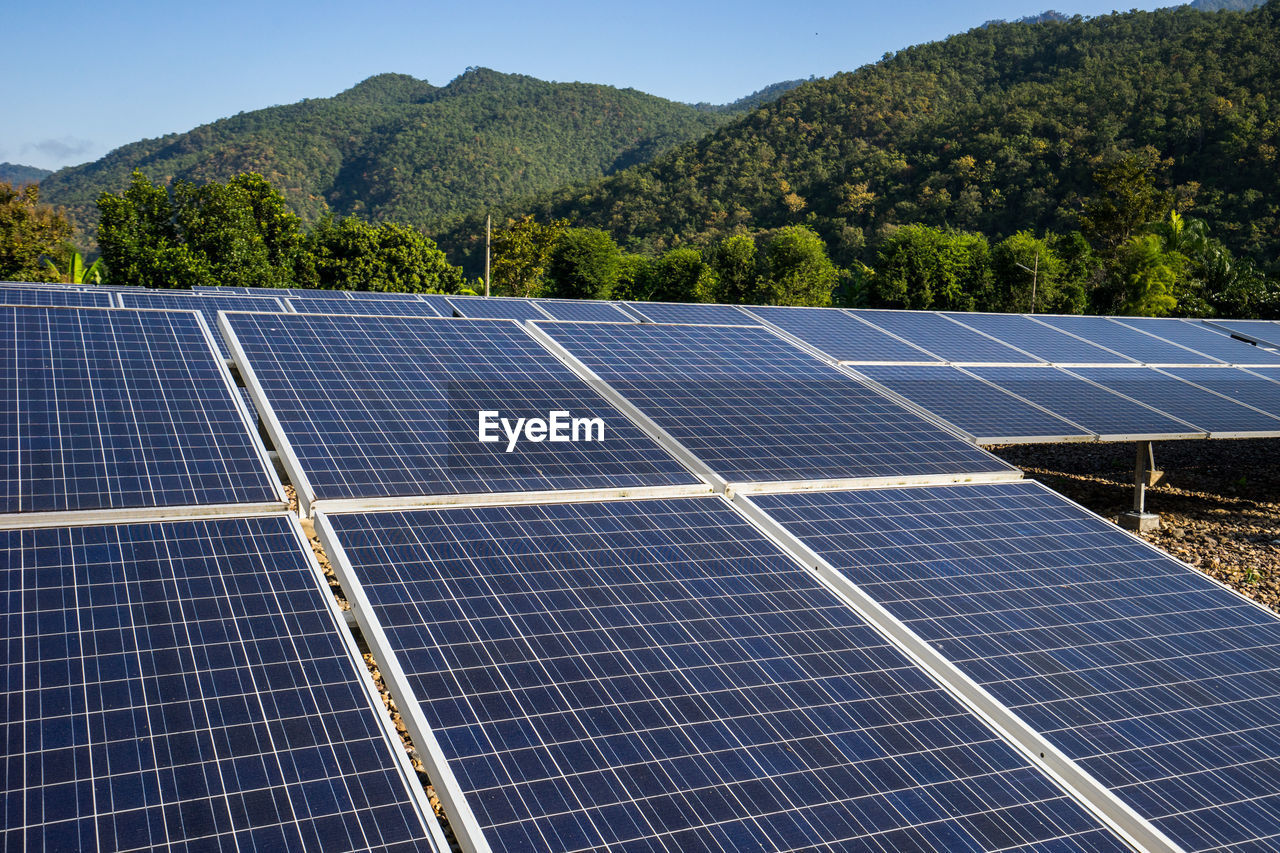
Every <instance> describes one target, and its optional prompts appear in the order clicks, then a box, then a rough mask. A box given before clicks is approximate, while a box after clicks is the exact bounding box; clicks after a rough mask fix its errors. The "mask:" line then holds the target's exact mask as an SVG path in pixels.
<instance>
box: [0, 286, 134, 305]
mask: <svg viewBox="0 0 1280 853" xmlns="http://www.w3.org/2000/svg"><path fill="white" fill-rule="evenodd" d="M115 304H116V303H115V298H114V296H113V295H112V294H111V293H109V292H107V291H103V290H76V289H74V288H71V287H0V305H61V306H71V307H77V308H110V307H112V306H113V305H115Z"/></svg>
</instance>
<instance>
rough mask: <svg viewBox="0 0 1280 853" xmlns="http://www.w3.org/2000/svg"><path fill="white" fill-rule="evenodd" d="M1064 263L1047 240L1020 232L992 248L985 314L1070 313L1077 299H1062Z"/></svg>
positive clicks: (984, 306)
mask: <svg viewBox="0 0 1280 853" xmlns="http://www.w3.org/2000/svg"><path fill="white" fill-rule="evenodd" d="M1062 272H1063V264H1062V260H1061V258H1059V257H1058V253H1057V252H1055V251H1054V250H1053V247H1052V246H1051V245H1050V244H1049V242H1048V241H1047V240H1041V239H1039V238H1037V237H1036V236H1035V235H1034V234H1032V233H1031V232H1030V231H1019V232H1018V233H1016V234H1012V235H1010V236H1009V237H1006V238H1005V239H1003V240H1001V241H1000V242H999V243H996V244H995V245H994V246H992V247H991V291H990V298H989V299H988V300H987V301H986V302H985V303H984V304H981V305H979V306H978V307H979V308H981V309H983V310H985V311H1002V312H1008V313H1023V312H1034V311H1039V312H1041V313H1045V312H1048V313H1053V314H1071V313H1078V309H1077V310H1076V311H1072V310H1070V309H1071V308H1072V307H1074V305H1075V304H1076V303H1077V300H1075V299H1072V298H1070V296H1068V297H1067V298H1065V299H1064V298H1063V294H1062V292H1061V285H1062Z"/></svg>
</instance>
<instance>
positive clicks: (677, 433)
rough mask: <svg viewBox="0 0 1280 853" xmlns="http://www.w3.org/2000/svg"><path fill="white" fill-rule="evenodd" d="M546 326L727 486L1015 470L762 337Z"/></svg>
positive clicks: (734, 329)
mask: <svg viewBox="0 0 1280 853" xmlns="http://www.w3.org/2000/svg"><path fill="white" fill-rule="evenodd" d="M536 327H537V328H538V329H539V330H541V331H542V332H544V333H545V334H546V335H548V336H549V337H550V338H551V339H553V340H554V341H555V342H556V344H558V345H560V346H562V347H563V348H564V349H565V350H566V351H568V352H569V353H570V354H572V355H573V356H574V357H575V358H577V359H578V360H580V361H581V362H582V363H583V364H584V365H585V366H586V367H587V368H588V369H589V370H591V371H592V372H594V373H595V374H596V375H597V376H599V377H600V378H602V379H603V380H604V381H605V382H607V383H608V384H609V385H610V386H611V387H612V388H613V389H615V390H616V391H617V392H618V394H620V395H621V396H622V397H623V398H625V399H626V400H627V401H628V402H629V403H631V404H632V405H634V406H635V407H637V408H638V409H639V410H640V411H641V412H643V413H644V414H645V415H646V416H648V417H649V418H652V419H653V421H654V422H656V423H657V425H658V426H660V427H661V428H662V429H663V430H665V431H666V432H667V433H668V434H669V435H671V436H672V437H674V439H675V440H676V441H678V442H679V443H680V444H682V445H683V446H684V447H686V448H687V449H688V450H689V451H690V452H691V453H692V454H693V456H695V457H697V458H698V459H699V460H701V462H702V463H704V464H705V465H706V466H708V467H709V468H710V469H711V470H712V471H714V473H715V475H718V476H719V477H721V478H723V479H724V480H726V481H728V482H732V483H738V484H747V483H777V482H786V481H795V480H827V479H837V480H841V479H865V478H880V477H889V478H906V477H922V476H935V475H942V476H951V475H959V474H976V473H979V472H1008V471H1011V470H1012V469H1011V468H1009V467H1008V466H1007V465H1006V464H1005V463H1003V462H1001V461H999V460H998V459H996V458H995V457H993V456H991V455H989V454H987V453H985V452H984V451H982V450H981V449H980V448H977V447H974V446H973V445H971V444H969V443H968V442H966V441H963V440H961V439H959V438H957V437H956V436H954V435H952V434H951V433H949V432H947V431H945V430H943V429H942V428H941V427H938V426H935V425H934V424H933V423H931V422H929V421H927V420H925V419H924V418H922V417H920V416H919V415H917V414H915V413H913V412H911V411H909V410H908V409H906V408H904V407H903V406H902V405H900V404H899V403H896V402H894V401H892V400H890V399H889V398H887V397H885V396H884V395H882V394H880V393H879V392H876V391H873V390H872V389H871V388H869V387H867V386H866V385H864V384H863V383H861V382H859V381H857V380H855V379H854V378H853V377H851V376H849V375H848V374H846V373H844V372H842V371H840V370H839V369H837V368H835V367H833V366H831V365H829V364H826V363H824V362H822V361H820V360H819V359H817V358H815V357H813V356H811V355H809V354H808V353H806V352H804V351H803V350H800V349H798V348H797V347H795V346H794V345H792V344H790V343H788V342H787V341H785V340H783V339H782V338H781V337H779V336H777V335H775V334H773V333H772V332H769V331H767V330H766V329H763V328H759V327H750V326H683V325H662V324H650V323H632V324H626V323H617V324H614V323H538V324H536Z"/></svg>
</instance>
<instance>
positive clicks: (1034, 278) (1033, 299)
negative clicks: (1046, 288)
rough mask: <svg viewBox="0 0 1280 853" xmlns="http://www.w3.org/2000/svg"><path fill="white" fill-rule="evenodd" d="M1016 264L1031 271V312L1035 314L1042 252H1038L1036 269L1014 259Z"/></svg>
mask: <svg viewBox="0 0 1280 853" xmlns="http://www.w3.org/2000/svg"><path fill="white" fill-rule="evenodd" d="M1014 264H1015V265H1017V266H1020V267H1022V268H1023V269H1024V270H1026V271H1027V272H1029V273H1031V313H1032V314H1034V313H1036V283H1037V282H1038V281H1039V279H1040V253H1039V252H1036V259H1035V265H1036V268H1035V269H1032V268H1031V267H1029V266H1027V265H1026V264H1022V263H1018V262H1017V261H1014Z"/></svg>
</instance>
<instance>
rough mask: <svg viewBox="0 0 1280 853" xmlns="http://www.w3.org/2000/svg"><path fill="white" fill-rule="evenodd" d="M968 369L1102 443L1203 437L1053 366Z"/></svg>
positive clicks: (1186, 427)
mask: <svg viewBox="0 0 1280 853" xmlns="http://www.w3.org/2000/svg"><path fill="white" fill-rule="evenodd" d="M1124 369H1126V370H1133V369H1135V368H1124ZM966 370H968V371H969V372H970V373H972V374H974V375H975V376H980V377H982V378H983V379H986V380H987V381H989V382H992V383H994V384H995V385H998V386H1000V387H1001V388H1003V389H1004V390H1006V391H1008V392H1009V393H1011V394H1016V395H1018V396H1019V397H1022V398H1024V399H1027V400H1030V401H1031V402H1033V403H1035V404H1037V405H1040V406H1043V407H1044V408H1046V409H1048V410H1049V411H1051V412H1053V413H1054V414H1056V415H1061V416H1062V417H1064V418H1066V419H1067V420H1070V421H1072V422H1074V423H1078V424H1080V425H1081V426H1082V427H1084V428H1085V429H1087V430H1090V431H1092V432H1093V433H1094V434H1095V435H1097V436H1099V437H1100V438H1101V440H1103V441H1120V440H1124V439H1134V440H1138V439H1146V440H1153V439H1156V438H1170V439H1173V438H1203V437H1204V435H1205V433H1204V432H1203V431H1201V430H1199V429H1196V428H1195V427H1193V426H1191V425H1190V424H1186V423H1183V422H1182V421H1179V420H1175V419H1174V418H1172V417H1170V416H1169V415H1167V414H1164V413H1162V412H1158V411H1155V410H1153V409H1151V408H1150V407H1148V406H1143V405H1141V404H1139V403H1136V402H1134V401H1133V400H1129V399H1127V398H1125V397H1122V396H1120V395H1119V394H1116V393H1114V392H1112V391H1108V390H1107V389H1105V388H1099V387H1098V386H1097V385H1093V384H1090V383H1089V382H1086V381H1084V380H1083V379H1081V378H1079V377H1078V376H1074V375H1072V374H1071V373H1068V372H1066V371H1065V370H1060V369H1058V368H1056V367H991V366H975V367H969V368H966Z"/></svg>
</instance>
